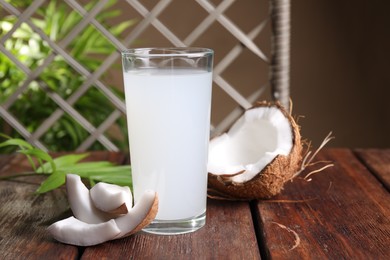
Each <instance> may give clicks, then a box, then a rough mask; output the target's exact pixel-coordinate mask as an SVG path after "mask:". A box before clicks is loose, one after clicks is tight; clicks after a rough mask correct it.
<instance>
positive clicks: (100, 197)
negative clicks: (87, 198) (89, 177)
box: [90, 182, 133, 214]
mask: <svg viewBox="0 0 390 260" xmlns="http://www.w3.org/2000/svg"><path fill="white" fill-rule="evenodd" d="M90 195H91V199H92V202H93V204H94V205H95V207H96V208H98V209H100V210H102V211H104V212H109V213H113V214H126V213H127V211H128V209H131V208H132V206H133V197H132V194H131V191H130V188H129V187H127V186H126V187H121V186H118V185H113V184H109V183H105V182H99V183H97V184H96V185H95V186H93V187H92V188H91V190H90Z"/></svg>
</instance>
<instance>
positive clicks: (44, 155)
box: [18, 148, 56, 173]
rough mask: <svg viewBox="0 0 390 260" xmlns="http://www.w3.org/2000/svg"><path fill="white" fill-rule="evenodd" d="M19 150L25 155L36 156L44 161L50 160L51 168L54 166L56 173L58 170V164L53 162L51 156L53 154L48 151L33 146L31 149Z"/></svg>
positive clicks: (53, 169)
mask: <svg viewBox="0 0 390 260" xmlns="http://www.w3.org/2000/svg"><path fill="white" fill-rule="evenodd" d="M18 152H19V153H22V154H25V155H31V156H35V157H36V158H38V160H43V161H46V162H49V163H50V165H51V168H52V172H53V173H54V172H55V171H56V166H55V164H54V162H53V158H51V156H50V155H49V154H48V153H46V152H44V151H42V150H40V149H38V148H32V149H29V150H20V151H18Z"/></svg>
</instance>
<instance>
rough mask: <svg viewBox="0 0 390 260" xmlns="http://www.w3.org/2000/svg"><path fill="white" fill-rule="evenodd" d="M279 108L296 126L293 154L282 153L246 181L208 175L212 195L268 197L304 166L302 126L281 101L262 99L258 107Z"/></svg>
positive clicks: (294, 127) (275, 192)
mask: <svg viewBox="0 0 390 260" xmlns="http://www.w3.org/2000/svg"><path fill="white" fill-rule="evenodd" d="M258 107H276V108H278V109H279V110H280V111H281V112H282V113H283V115H284V116H285V117H286V118H287V119H288V120H289V122H290V124H291V129H292V137H293V147H292V148H291V152H290V154H289V155H287V156H284V155H278V156H276V157H275V159H274V160H273V161H272V162H271V163H269V164H268V165H267V166H266V167H265V168H264V169H263V170H262V171H261V172H259V173H258V174H257V175H256V176H255V177H254V178H252V179H251V180H249V181H247V182H243V183H234V182H232V181H231V180H230V178H229V177H228V176H227V175H223V176H221V175H214V174H212V173H209V174H208V195H209V197H211V198H217V199H227V200H252V199H266V198H270V197H272V196H275V195H276V194H278V193H280V192H281V190H282V189H283V186H284V184H285V183H286V182H287V181H289V180H291V179H292V178H293V176H294V174H295V173H296V172H297V171H298V169H299V167H300V162H301V160H302V150H303V149H302V142H301V135H300V132H299V130H300V128H299V126H298V125H297V123H296V122H295V120H294V118H293V117H292V116H291V115H290V114H289V113H288V112H287V111H286V110H285V109H284V108H283V107H282V106H281V105H280V104H279V103H277V102H259V103H257V104H256V105H255V106H254V107H252V108H250V109H253V108H258Z"/></svg>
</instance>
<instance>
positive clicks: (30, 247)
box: [0, 152, 124, 259]
mask: <svg viewBox="0 0 390 260" xmlns="http://www.w3.org/2000/svg"><path fill="white" fill-rule="evenodd" d="M87 160H89V161H91V160H110V161H112V162H116V163H122V162H123V161H124V156H123V155H121V154H117V153H109V152H98V153H92V154H91V156H90V157H89V158H88V159H87ZM26 171H31V167H30V166H29V163H28V161H27V160H26V159H25V157H24V156H22V155H17V156H15V157H13V158H12V160H10V161H9V162H8V163H7V165H5V166H4V167H3V168H2V169H1V171H0V176H6V175H12V174H15V173H21V172H26ZM43 180H44V179H43V178H42V177H40V176H38V177H24V178H18V179H17V180H13V181H0V205H1V207H0V252H1V257H2V258H4V259H58V258H61V259H76V258H78V257H79V248H77V247H75V246H69V245H64V244H61V243H58V242H56V241H54V240H53V239H52V238H51V237H50V235H49V234H48V233H47V231H46V228H47V226H49V225H50V224H52V223H53V222H55V221H57V220H59V219H63V218H65V217H67V216H69V215H70V214H71V212H70V210H69V206H68V201H67V197H66V194H65V190H64V189H58V190H55V191H53V192H50V193H47V194H44V195H34V194H33V192H34V191H35V190H36V189H37V187H38V184H39V183H40V182H41V181H43Z"/></svg>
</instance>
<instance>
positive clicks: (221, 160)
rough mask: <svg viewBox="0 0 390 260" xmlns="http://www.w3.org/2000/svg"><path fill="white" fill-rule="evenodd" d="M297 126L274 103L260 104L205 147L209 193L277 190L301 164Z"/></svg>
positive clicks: (243, 196) (249, 194) (248, 195)
mask: <svg viewBox="0 0 390 260" xmlns="http://www.w3.org/2000/svg"><path fill="white" fill-rule="evenodd" d="M301 160H302V143H301V135H300V133H299V126H298V125H297V124H296V122H295V120H294V119H293V117H292V116H291V115H290V114H289V113H288V112H287V111H286V110H285V109H284V108H283V107H282V106H281V105H280V104H278V103H269V102H261V103H258V104H257V105H256V106H254V107H253V108H250V109H248V110H246V111H245V113H244V114H243V115H242V116H241V117H240V118H239V119H238V120H237V121H236V122H235V123H234V124H233V126H232V127H231V128H230V129H229V131H228V132H226V133H224V134H222V135H220V136H218V137H215V138H213V139H212V140H211V141H210V145H209V163H208V172H209V174H208V195H209V196H210V197H214V198H220V199H231V200H251V199H264V198H269V197H272V196H274V195H276V194H278V193H279V192H280V191H281V190H282V189H283V186H284V183H285V182H287V181H288V180H291V179H292V178H293V176H294V174H295V173H296V172H297V171H298V169H299V168H300V162H301Z"/></svg>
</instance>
